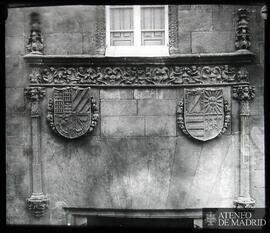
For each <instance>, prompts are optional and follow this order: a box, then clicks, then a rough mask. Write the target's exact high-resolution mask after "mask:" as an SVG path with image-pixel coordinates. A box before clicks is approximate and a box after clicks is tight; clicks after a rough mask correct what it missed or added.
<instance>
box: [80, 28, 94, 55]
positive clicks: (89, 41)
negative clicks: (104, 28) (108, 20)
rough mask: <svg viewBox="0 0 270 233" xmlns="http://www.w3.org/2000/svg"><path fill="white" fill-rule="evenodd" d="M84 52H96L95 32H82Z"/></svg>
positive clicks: (92, 53)
mask: <svg viewBox="0 0 270 233" xmlns="http://www.w3.org/2000/svg"><path fill="white" fill-rule="evenodd" d="M82 44H83V48H82V53H83V54H91V55H94V54H95V34H93V33H91V32H90V33H83V34H82Z"/></svg>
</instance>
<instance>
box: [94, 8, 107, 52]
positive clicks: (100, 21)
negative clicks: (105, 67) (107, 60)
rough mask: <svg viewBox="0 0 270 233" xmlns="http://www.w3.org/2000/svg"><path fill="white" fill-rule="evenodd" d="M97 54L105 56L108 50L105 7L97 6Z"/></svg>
mask: <svg viewBox="0 0 270 233" xmlns="http://www.w3.org/2000/svg"><path fill="white" fill-rule="evenodd" d="M95 48H96V54H99V55H105V49H106V19H105V6H102V5H100V6H96V33H95Z"/></svg>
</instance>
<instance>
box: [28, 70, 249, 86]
mask: <svg viewBox="0 0 270 233" xmlns="http://www.w3.org/2000/svg"><path fill="white" fill-rule="evenodd" d="M247 81H248V72H247V71H246V69H245V68H242V67H241V68H238V69H237V68H235V67H230V66H228V65H220V66H195V65H193V66H120V67H113V66H104V67H49V68H48V67H45V68H34V69H33V70H32V73H31V74H30V82H31V83H33V84H93V85H109V86H118V85H181V84H213V83H231V82H247Z"/></svg>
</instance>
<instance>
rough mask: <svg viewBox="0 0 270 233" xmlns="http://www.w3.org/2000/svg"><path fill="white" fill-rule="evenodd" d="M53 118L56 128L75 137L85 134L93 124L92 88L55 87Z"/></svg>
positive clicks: (70, 136) (67, 135) (61, 132)
mask: <svg viewBox="0 0 270 233" xmlns="http://www.w3.org/2000/svg"><path fill="white" fill-rule="evenodd" d="M53 106H54V107H53V109H54V111H53V119H54V126H55V130H56V131H57V132H58V133H59V134H60V135H62V136H64V137H66V138H69V139H73V138H77V137H80V136H82V135H84V134H85V133H86V132H87V131H88V130H89V128H90V126H91V97H90V88H89V87H88V88H79V87H76V88H74V87H65V88H54V93H53Z"/></svg>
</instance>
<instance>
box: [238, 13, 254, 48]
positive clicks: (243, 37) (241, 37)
mask: <svg viewBox="0 0 270 233" xmlns="http://www.w3.org/2000/svg"><path fill="white" fill-rule="evenodd" d="M237 15H238V19H237V28H236V40H235V48H236V49H237V50H240V49H249V48H250V45H251V43H250V33H249V28H248V22H249V17H248V16H249V12H248V11H247V9H238V11H237Z"/></svg>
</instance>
